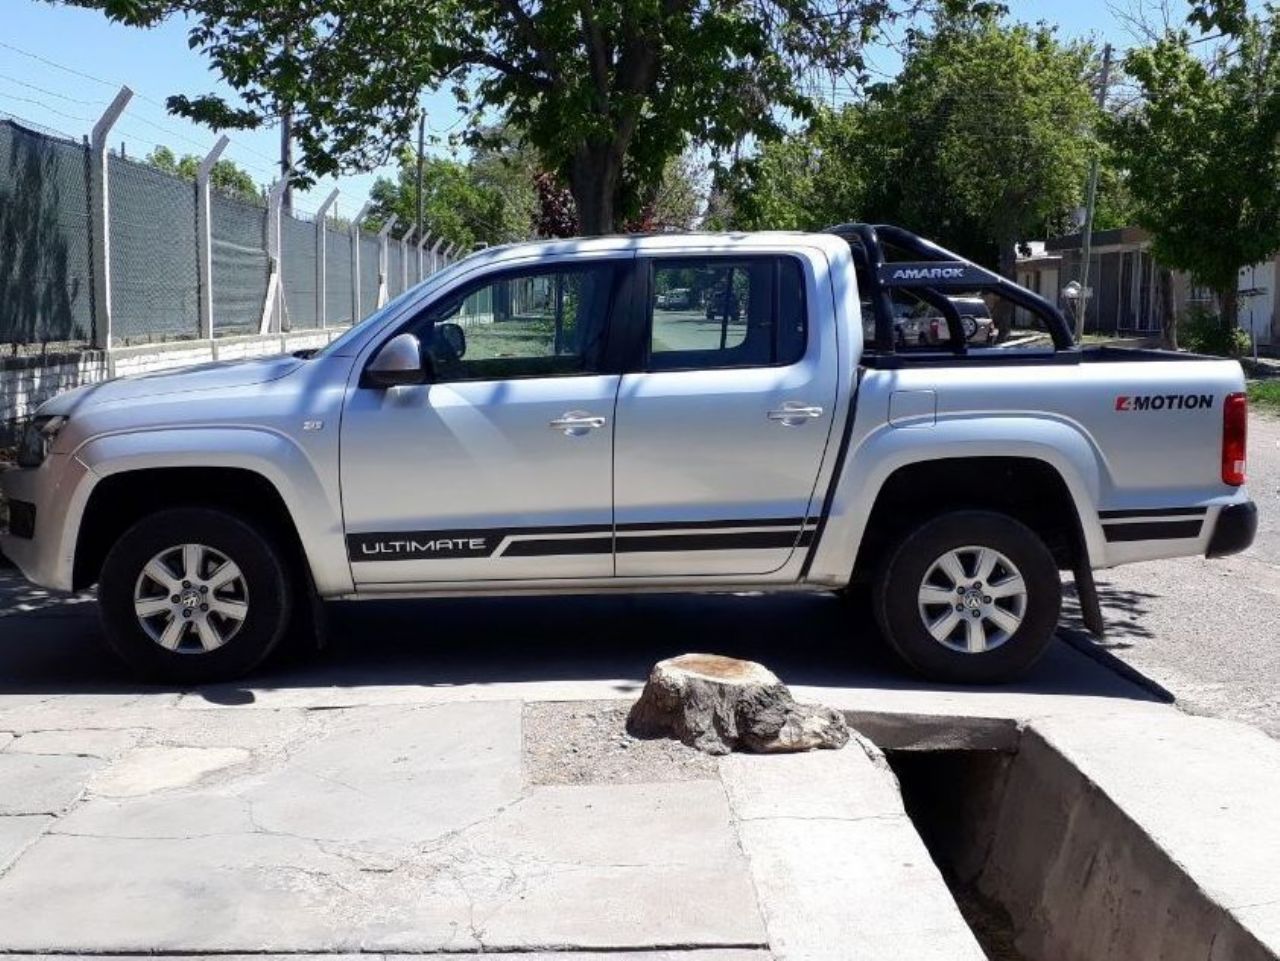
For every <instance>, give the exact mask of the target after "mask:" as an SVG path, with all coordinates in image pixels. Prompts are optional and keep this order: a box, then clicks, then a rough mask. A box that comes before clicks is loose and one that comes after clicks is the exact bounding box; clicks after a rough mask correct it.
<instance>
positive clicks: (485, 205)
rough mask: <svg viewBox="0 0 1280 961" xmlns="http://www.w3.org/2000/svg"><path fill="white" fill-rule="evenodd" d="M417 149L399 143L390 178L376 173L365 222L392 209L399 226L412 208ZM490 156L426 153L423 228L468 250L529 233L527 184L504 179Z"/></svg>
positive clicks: (412, 215) (410, 218) (374, 223)
mask: <svg viewBox="0 0 1280 961" xmlns="http://www.w3.org/2000/svg"><path fill="white" fill-rule="evenodd" d="M417 170H418V166H417V155H416V154H415V153H414V152H413V151H411V150H409V149H408V148H405V149H404V151H403V152H402V154H401V157H400V167H399V172H398V174H397V176H396V178H395V179H394V180H392V179H391V178H389V177H379V178H378V179H377V180H376V181H374V184H373V188H372V189H371V190H370V191H369V199H370V201H372V203H373V209H372V210H371V211H370V212H369V217H368V221H367V222H368V225H369V227H370V229H373V230H377V229H378V228H379V227H380V226H381V225H382V224H384V223H385V222H386V221H387V218H388V217H390V216H391V215H392V214H395V215H396V217H397V219H398V222H399V224H400V228H399V230H397V233H399V232H400V231H403V230H404V229H406V228H407V227H409V226H410V225H412V224H413V223H414V221H415V219H416V218H417V212H418V186H417ZM502 173H503V171H502V170H501V168H500V167H498V166H497V165H495V164H494V163H493V162H492V161H491V158H482V159H481V160H480V161H479V162H477V160H476V159H475V158H473V159H472V161H471V162H470V163H462V162H460V161H457V160H449V159H445V158H441V157H426V158H424V162H423V170H422V196H423V204H422V207H423V220H424V225H423V227H424V229H425V230H429V231H431V233H432V235H433V236H436V237H442V238H444V240H445V241H446V243H449V244H456V245H458V246H459V247H461V248H462V249H464V250H470V249H472V248H473V247H475V245H476V244H486V245H491V244H504V243H510V242H511V241H514V240H521V239H523V238H525V237H527V236H528V235H529V232H530V225H531V220H532V216H533V213H532V212H533V190H532V185H531V183H530V182H529V179H528V178H527V175H526V176H525V179H523V180H517V181H514V182H507V181H506V180H505V179H504V178H501V177H500V176H499V175H500V174H502Z"/></svg>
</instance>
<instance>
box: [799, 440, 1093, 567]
mask: <svg viewBox="0 0 1280 961" xmlns="http://www.w3.org/2000/svg"><path fill="white" fill-rule="evenodd" d="M853 443H854V444H855V446H854V447H853V449H852V450H850V452H849V455H848V456H847V457H846V458H845V463H844V468H843V469H842V471H841V473H840V476H839V477H838V478H837V479H836V485H837V486H836V490H835V496H834V497H833V498H832V502H831V511H830V514H829V515H828V517H827V522H826V525H825V526H824V529H823V535H822V539H821V541H820V542H819V543H818V546H817V549H816V552H815V554H814V557H813V562H812V563H811V564H810V567H809V579H810V580H812V581H814V582H817V583H825V584H843V583H845V582H846V581H847V580H848V578H849V574H850V572H851V571H852V570H853V565H854V561H855V560H856V559H857V554H858V545H859V544H861V542H862V537H863V534H864V532H865V530H866V525H867V521H868V520H869V519H870V517H871V511H872V508H873V507H874V506H875V503H876V498H877V497H879V495H880V491H881V489H882V488H883V487H884V485H885V482H886V481H888V479H889V477H890V476H891V475H892V474H893V472H894V471H896V470H898V469H899V468H901V467H906V466H908V465H910V464H917V463H921V462H924V461H931V460H942V459H946V458H972V457H1021V458H1025V459H1029V460H1038V461H1043V462H1044V463H1046V464H1048V465H1049V466H1050V467H1052V468H1053V469H1054V470H1055V471H1057V472H1058V475H1059V476H1060V477H1061V478H1062V480H1063V482H1064V483H1065V484H1066V487H1067V491H1068V493H1069V494H1070V495H1071V500H1072V502H1073V503H1074V504H1075V508H1076V514H1077V516H1078V517H1079V518H1080V527H1081V530H1082V531H1083V533H1084V539H1085V546H1086V547H1087V548H1088V551H1089V556H1090V557H1091V558H1099V557H1103V556H1105V541H1104V539H1103V533H1102V527H1101V525H1100V524H1099V522H1098V514H1097V510H1096V509H1095V505H1096V504H1097V503H1098V502H1099V495H1100V492H1101V491H1102V490H1103V488H1104V484H1105V476H1106V462H1105V459H1104V458H1103V456H1102V453H1101V451H1099V450H1098V449H1097V448H1096V446H1095V445H1094V444H1093V443H1092V442H1091V441H1090V440H1089V438H1088V437H1087V436H1086V435H1085V434H1084V433H1083V432H1082V431H1081V430H1080V428H1079V427H1078V426H1076V425H1074V424H1072V423H1071V422H1070V421H1065V420H1059V419H1055V418H1047V417H1030V416H1021V415H1019V416H1011V417H994V416H991V415H984V416H983V417H982V418H981V419H980V420H979V419H971V418H955V419H940V420H939V421H938V422H937V424H936V425H935V426H929V427H909V428H897V427H892V426H890V425H888V424H884V425H882V426H880V427H879V428H877V429H875V430H872V431H870V432H868V433H867V434H866V435H864V436H863V437H861V438H860V439H859V438H857V437H855V438H854V440H853ZM924 506H925V505H922V508H923V507H924Z"/></svg>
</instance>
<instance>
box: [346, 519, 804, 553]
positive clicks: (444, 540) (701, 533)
mask: <svg viewBox="0 0 1280 961" xmlns="http://www.w3.org/2000/svg"><path fill="white" fill-rule="evenodd" d="M815 527H816V521H812V520H811V521H805V519H804V518H800V517H796V518H764V519H759V518H754V519H746V520H720V521H663V522H641V523H631V524H619V525H617V528H616V537H615V529H614V528H613V527H611V526H608V525H592V524H583V525H570V526H565V527H512V528H483V529H480V530H447V531H390V532H372V533H361V534H348V535H347V556H348V557H349V558H350V559H351V561H353V562H366V561H402V560H403V561H407V560H453V559H458V558H487V557H549V556H554V555H564V554H574V555H581V554H608V553H610V552H611V551H613V550H614V545H615V541H616V544H617V550H618V551H620V552H628V553H635V552H642V551H714V550H743V549H747V550H750V549H757V550H759V549H768V548H787V547H804V546H807V545H808V544H810V543H811V542H812V540H813V534H814V528H815Z"/></svg>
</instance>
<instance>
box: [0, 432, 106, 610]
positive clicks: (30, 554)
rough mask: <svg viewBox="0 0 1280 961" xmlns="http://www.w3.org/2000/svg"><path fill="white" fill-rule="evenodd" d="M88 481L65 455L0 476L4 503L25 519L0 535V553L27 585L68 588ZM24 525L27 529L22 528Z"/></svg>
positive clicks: (83, 471)
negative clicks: (27, 581)
mask: <svg viewBox="0 0 1280 961" xmlns="http://www.w3.org/2000/svg"><path fill="white" fill-rule="evenodd" d="M94 479H95V478H94V476H93V475H92V474H91V473H90V471H89V469H88V468H87V467H85V466H84V464H83V463H81V462H80V459H79V458H77V457H70V456H67V455H65V454H53V455H51V456H50V457H49V458H47V459H46V460H45V462H44V463H43V464H41V465H40V466H39V467H35V468H28V469H22V468H19V469H16V470H7V471H5V472H4V473H2V474H0V490H3V491H4V495H5V498H6V499H7V500H8V501H9V502H10V503H19V504H22V505H25V506H23V507H21V508H19V513H20V514H25V515H27V516H26V517H18V518H15V517H12V516H11V517H10V521H9V529H7V530H3V531H0V552H3V553H4V556H5V557H7V558H8V559H9V560H10V561H12V562H13V563H14V564H16V565H17V566H18V570H20V571H22V575H23V576H24V577H25V578H26V579H27V580H29V581H31V582H32V583H33V584H37V585H39V586H41V587H47V588H49V589H51V590H55V591H69V590H71V589H72V579H73V570H74V564H75V548H76V533H77V531H78V530H79V523H80V517H81V515H82V514H83V512H84V505H85V501H86V500H87V498H88V495H89V490H90V489H91V488H92V487H93V482H94ZM15 520H17V521H18V523H15ZM28 521H30V522H32V526H31V528H27V527H24V524H25V523H27V522H28ZM26 535H31V536H26Z"/></svg>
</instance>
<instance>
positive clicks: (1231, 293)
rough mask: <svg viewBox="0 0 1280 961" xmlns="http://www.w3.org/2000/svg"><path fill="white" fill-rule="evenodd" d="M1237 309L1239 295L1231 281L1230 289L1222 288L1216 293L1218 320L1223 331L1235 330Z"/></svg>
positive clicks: (1234, 283)
mask: <svg viewBox="0 0 1280 961" xmlns="http://www.w3.org/2000/svg"><path fill="white" fill-rule="evenodd" d="M1238 308H1239V294H1238V293H1237V290H1236V282H1235V281H1234V280H1233V281H1232V282H1231V286H1230V287H1223V288H1222V289H1221V290H1219V291H1218V319H1219V320H1221V321H1222V329H1223V330H1226V331H1232V330H1235V329H1236V314H1237V313H1238Z"/></svg>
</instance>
